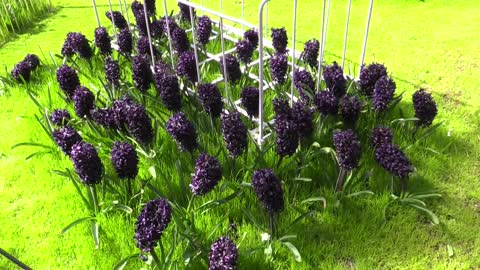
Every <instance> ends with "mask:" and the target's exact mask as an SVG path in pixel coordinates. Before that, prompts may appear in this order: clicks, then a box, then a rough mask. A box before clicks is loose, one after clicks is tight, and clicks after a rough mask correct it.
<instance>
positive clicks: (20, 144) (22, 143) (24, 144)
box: [11, 142, 51, 150]
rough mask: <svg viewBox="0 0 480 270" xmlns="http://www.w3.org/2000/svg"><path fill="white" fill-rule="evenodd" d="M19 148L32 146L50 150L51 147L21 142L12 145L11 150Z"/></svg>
mask: <svg viewBox="0 0 480 270" xmlns="http://www.w3.org/2000/svg"><path fill="white" fill-rule="evenodd" d="M20 146H32V147H42V148H46V149H50V148H51V147H50V146H49V145H45V144H41V143H34V142H21V143H16V144H14V145H12V147H11V149H12V150H13V149H15V148H17V147H20Z"/></svg>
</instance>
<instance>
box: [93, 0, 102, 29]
mask: <svg viewBox="0 0 480 270" xmlns="http://www.w3.org/2000/svg"><path fill="white" fill-rule="evenodd" d="M92 4H93V11H94V12H95V18H96V19H97V25H98V27H100V18H99V17H98V10H97V4H96V3H95V0H92Z"/></svg>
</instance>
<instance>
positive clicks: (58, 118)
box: [50, 109, 72, 127]
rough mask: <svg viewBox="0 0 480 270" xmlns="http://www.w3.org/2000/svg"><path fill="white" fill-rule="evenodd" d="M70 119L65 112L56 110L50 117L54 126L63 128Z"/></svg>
mask: <svg viewBox="0 0 480 270" xmlns="http://www.w3.org/2000/svg"><path fill="white" fill-rule="evenodd" d="M71 118H72V117H71V116H70V113H69V112H68V111H67V110H60V109H57V110H54V111H53V113H52V114H51V115H50V121H52V123H53V124H54V125H57V126H61V127H63V126H65V125H66V124H67V123H68V121H70V119H71Z"/></svg>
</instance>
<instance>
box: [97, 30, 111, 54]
mask: <svg viewBox="0 0 480 270" xmlns="http://www.w3.org/2000/svg"><path fill="white" fill-rule="evenodd" d="M95 46H97V48H98V50H99V51H100V53H101V54H103V55H108V54H111V53H112V46H111V45H110V36H108V32H107V29H105V27H98V28H97V29H95Z"/></svg>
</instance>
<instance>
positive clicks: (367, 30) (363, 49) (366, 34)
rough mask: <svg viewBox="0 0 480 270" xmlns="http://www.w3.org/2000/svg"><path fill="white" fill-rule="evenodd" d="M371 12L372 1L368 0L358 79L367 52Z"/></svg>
mask: <svg viewBox="0 0 480 270" xmlns="http://www.w3.org/2000/svg"><path fill="white" fill-rule="evenodd" d="M372 11H373V0H370V7H369V9H368V16H367V27H366V29H365V37H364V39H363V47H362V56H361V58H360V69H359V71H358V76H359V77H360V70H361V69H362V66H363V62H364V61H365V52H366V51H367V40H368V32H369V30H370V19H371V18H372Z"/></svg>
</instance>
